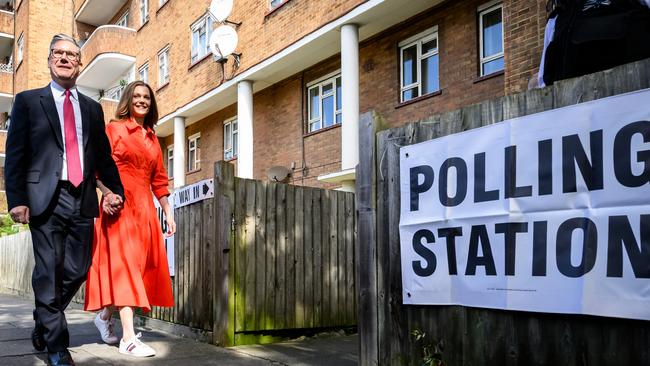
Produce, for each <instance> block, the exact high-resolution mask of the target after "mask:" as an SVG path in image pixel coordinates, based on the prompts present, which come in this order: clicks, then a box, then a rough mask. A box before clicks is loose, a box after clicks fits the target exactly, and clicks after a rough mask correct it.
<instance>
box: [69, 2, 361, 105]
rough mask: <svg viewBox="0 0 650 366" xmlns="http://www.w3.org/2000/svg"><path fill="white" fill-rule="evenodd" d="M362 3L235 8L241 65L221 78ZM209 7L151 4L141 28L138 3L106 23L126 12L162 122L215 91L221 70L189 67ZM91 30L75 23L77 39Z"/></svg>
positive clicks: (207, 62) (207, 63) (203, 64)
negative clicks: (164, 60)
mask: <svg viewBox="0 0 650 366" xmlns="http://www.w3.org/2000/svg"><path fill="white" fill-rule="evenodd" d="M363 2H364V1H363V0H330V1H298V0H290V1H288V2H287V3H286V4H284V5H283V6H282V7H281V8H279V9H277V10H276V11H274V12H272V13H271V14H267V13H268V8H267V7H266V6H264V3H265V2H264V1H259V0H247V1H246V0H242V1H237V2H235V7H234V9H233V13H232V14H231V16H230V17H229V19H230V20H233V21H241V22H242V25H241V26H240V27H239V28H238V29H237V33H238V35H239V39H240V42H239V47H238V49H237V52H241V53H242V59H241V65H240V67H239V69H238V70H231V69H228V70H226V75H227V76H228V77H231V76H233V74H236V73H241V72H242V71H245V70H246V69H248V68H250V67H251V66H254V65H256V64H257V63H259V62H261V61H262V60H264V59H266V58H268V57H270V56H271V55H273V54H275V53H277V52H279V51H280V50H282V49H284V48H286V47H288V46H289V45H291V44H292V43H294V42H296V41H297V40H299V39H300V38H302V37H304V36H305V35H306V34H309V33H310V32H312V31H314V30H315V29H318V28H319V27H320V26H322V25H323V24H325V23H327V22H330V21H332V20H334V19H336V18H338V17H340V16H342V15H344V14H345V13H347V12H349V11H350V10H352V9H354V7H356V6H357V5H359V4H361V3H363ZM209 4H210V1H209V0H200V1H191V2H189V1H169V2H167V3H166V4H165V5H163V6H162V7H161V8H158V2H157V1H150V4H149V21H148V22H147V23H146V24H145V25H143V26H141V25H140V9H139V2H138V1H133V0H132V1H129V2H128V3H127V4H126V5H125V6H124V7H123V8H122V9H120V10H119V11H118V12H117V13H116V14H115V15H114V16H113V19H111V22H114V21H116V20H117V19H118V18H119V17H120V16H121V15H122V14H123V13H124V11H126V10H127V9H128V11H129V23H130V24H129V26H130V27H132V28H134V29H137V34H136V41H135V45H136V47H137V50H138V52H137V57H136V68H139V67H140V66H142V65H143V64H145V63H147V62H148V63H149V80H150V84H151V85H152V87H153V88H154V89H157V95H158V99H159V100H160V115H161V116H164V115H167V114H169V113H171V112H173V111H174V110H175V109H177V108H178V107H180V106H183V105H185V104H187V103H189V102H191V101H192V100H194V99H196V98H197V97H199V96H201V95H203V94H205V93H207V92H208V91H210V90H212V89H214V88H215V87H217V86H218V84H219V82H220V80H221V69H220V66H219V64H217V63H215V62H212V61H211V56H208V57H206V58H204V59H202V60H199V61H198V62H196V63H195V64H191V62H190V53H191V34H190V26H191V25H192V24H193V23H194V22H195V21H197V20H198V19H199V18H201V16H203V15H204V14H205V10H206V9H207V8H208V6H209ZM91 29H92V27H91V26H88V25H84V24H82V23H77V32H76V34H77V36H78V37H80V38H84V37H83V35H84V33H85V32H89V31H90V30H91ZM287 29H291V31H290V32H287ZM167 45H169V46H170V62H169V64H170V82H169V84H168V85H167V86H165V87H163V88H162V89H161V88H160V85H158V83H157V79H158V60H157V55H158V52H159V51H160V50H161V49H163V48H164V47H165V46H167ZM260 50H263V52H260Z"/></svg>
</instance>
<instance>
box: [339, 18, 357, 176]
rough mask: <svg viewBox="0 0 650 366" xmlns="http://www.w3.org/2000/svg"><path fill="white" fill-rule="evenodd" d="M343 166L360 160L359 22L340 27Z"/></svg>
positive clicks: (355, 163) (352, 165)
mask: <svg viewBox="0 0 650 366" xmlns="http://www.w3.org/2000/svg"><path fill="white" fill-rule="evenodd" d="M341 84H342V85H341V86H342V89H343V99H342V100H343V106H342V111H341V115H342V119H343V124H342V125H341V170H346V169H352V168H354V167H355V166H356V165H357V164H358V163H359V26H358V25H356V24H346V25H344V26H342V27H341Z"/></svg>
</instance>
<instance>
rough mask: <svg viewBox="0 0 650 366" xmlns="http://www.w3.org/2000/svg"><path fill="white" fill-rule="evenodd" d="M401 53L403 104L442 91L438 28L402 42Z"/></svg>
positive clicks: (401, 97) (401, 98)
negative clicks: (439, 68) (439, 70)
mask: <svg viewBox="0 0 650 366" xmlns="http://www.w3.org/2000/svg"><path fill="white" fill-rule="evenodd" d="M399 53H400V87H401V88H400V91H401V95H400V101H401V102H406V101H409V100H411V99H414V98H417V97H419V96H422V95H426V94H430V93H433V92H435V91H438V90H440V80H439V78H440V76H439V75H438V65H439V60H438V28H437V27H434V28H431V29H428V30H426V31H424V32H422V33H420V34H418V35H416V36H414V37H411V38H409V39H407V40H405V41H403V42H400V44H399Z"/></svg>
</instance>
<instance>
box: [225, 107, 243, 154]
mask: <svg viewBox="0 0 650 366" xmlns="http://www.w3.org/2000/svg"><path fill="white" fill-rule="evenodd" d="M238 122H239V121H238V119H237V116H235V117H231V118H228V119H226V120H225V121H223V160H233V159H237V157H238V156H239V123H238ZM233 124H235V125H236V128H233V127H232V126H233ZM228 125H230V148H229V149H226V138H227V136H226V126H228ZM228 151H230V152H231V153H230V155H228V154H227V153H228Z"/></svg>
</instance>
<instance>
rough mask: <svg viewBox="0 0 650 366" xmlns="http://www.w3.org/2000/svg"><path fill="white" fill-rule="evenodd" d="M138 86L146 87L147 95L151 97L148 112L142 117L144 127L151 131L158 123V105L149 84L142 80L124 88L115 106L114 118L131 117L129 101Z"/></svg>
mask: <svg viewBox="0 0 650 366" xmlns="http://www.w3.org/2000/svg"><path fill="white" fill-rule="evenodd" d="M138 86H146V87H147V89H149V95H150V96H151V103H150V105H149V112H147V115H146V116H144V126H145V127H149V128H151V129H152V130H153V126H154V125H155V124H156V122H158V105H157V104H156V97H155V96H154V95H153V90H152V89H151V87H150V86H149V84H147V83H145V82H144V81H142V80H136V81H134V82H132V83H130V84H129V85H127V86H126V88H124V92H123V93H122V97H121V98H120V102H119V103H118V104H117V110H116V111H115V118H117V119H125V118H130V117H131V101H132V100H133V91H134V90H135V88H136V87H138Z"/></svg>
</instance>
